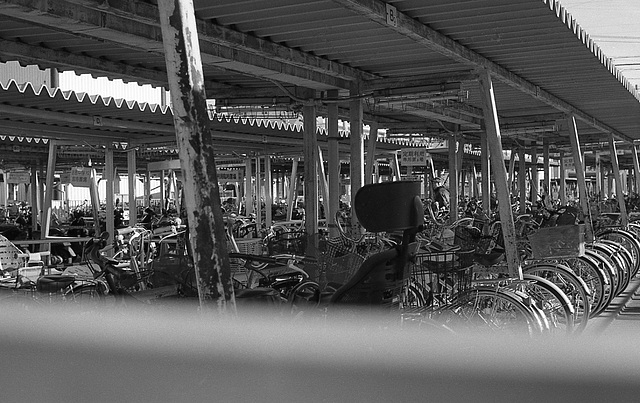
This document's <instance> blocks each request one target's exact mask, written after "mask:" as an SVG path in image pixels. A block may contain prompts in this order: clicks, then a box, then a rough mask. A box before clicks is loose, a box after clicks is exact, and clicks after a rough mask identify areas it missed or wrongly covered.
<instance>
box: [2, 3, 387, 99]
mask: <svg viewBox="0 0 640 403" xmlns="http://www.w3.org/2000/svg"><path fill="white" fill-rule="evenodd" d="M0 3H1V4H2V5H3V6H2V7H0V13H2V14H3V15H6V16H10V17H12V18H15V19H24V18H28V19H29V21H31V22H37V23H38V24H42V25H44V26H47V27H50V28H54V29H57V30H59V31H64V32H70V33H73V34H75V35H82V36H85V37H90V38H95V39H96V40H99V41H102V42H113V43H118V44H120V45H126V46H128V47H129V48H131V49H136V50H140V51H144V52H148V53H155V54H158V55H164V49H163V45H162V33H161V30H160V23H159V19H158V18H159V17H158V12H157V7H156V6H154V5H150V4H143V3H139V2H135V3H136V4H133V5H132V4H129V3H131V2H128V1H110V2H109V3H108V4H107V5H106V6H105V3H98V2H93V1H73V2H68V1H64V0H48V1H46V2H33V1H30V0H2V1H0ZM25 10H26V11H27V13H25ZM197 24H198V33H199V38H200V47H201V53H202V63H203V64H205V65H208V66H212V67H216V68H221V69H225V70H230V71H236V72H239V73H242V74H248V75H253V76H255V77H260V78H263V79H265V80H277V81H282V82H289V83H291V84H295V85H299V86H308V87H310V88H319V87H323V86H324V87H326V88H327V89H329V88H349V87H350V82H351V81H353V80H356V79H359V78H375V77H376V76H375V75H372V74H367V73H364V72H362V71H359V70H357V69H353V68H351V67H348V66H345V65H341V64H339V63H336V62H332V61H329V60H327V59H323V58H320V57H316V56H312V55H309V54H306V53H304V52H301V51H297V50H294V49H289V48H287V47H285V46H282V45H278V44H275V43H272V42H269V41H266V40H264V39H260V38H256V37H253V36H250V35H247V34H244V33H240V32H236V31H233V30H230V29H228V28H225V27H221V26H216V25H214V24H211V23H208V22H205V21H202V20H199V21H197Z"/></svg>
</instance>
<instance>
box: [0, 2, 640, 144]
mask: <svg viewBox="0 0 640 403" xmlns="http://www.w3.org/2000/svg"><path fill="white" fill-rule="evenodd" d="M396 7H397V8H396ZM195 11H196V16H197V18H198V30H199V32H198V34H199V37H200V49H201V52H202V62H203V69H204V74H205V81H206V86H207V94H208V97H209V98H214V99H216V100H217V105H218V106H219V108H220V109H218V111H219V112H220V111H222V110H223V109H222V108H221V107H222V106H226V107H232V106H235V105H249V104H253V105H261V106H266V105H268V106H270V107H272V108H274V109H278V108H280V110H292V108H293V109H295V108H297V107H299V104H301V103H302V102H303V101H305V100H304V99H301V97H300V96H299V95H298V94H301V93H302V92H301V91H300V90H301V89H304V88H312V89H315V90H316V98H317V99H318V100H319V101H318V105H319V106H320V109H322V107H323V106H324V105H326V104H327V103H328V102H339V105H340V111H341V114H342V116H348V115H347V112H346V110H345V109H344V108H346V107H348V101H349V99H350V97H359V98H361V99H363V100H364V101H365V105H366V107H365V122H366V121H367V120H368V121H372V120H376V121H378V122H379V125H380V128H387V129H388V130H389V133H390V135H398V136H405V135H407V134H416V133H418V134H422V135H427V136H444V137H446V136H448V135H449V134H450V133H452V132H458V133H461V134H463V135H464V136H465V138H466V140H467V141H468V142H471V143H474V142H475V143H477V142H478V138H479V136H478V133H479V131H480V130H482V127H483V123H482V113H481V110H480V107H481V105H480V102H479V91H478V87H477V83H476V78H475V77H476V75H475V70H476V69H477V68H479V67H480V68H487V69H489V70H490V72H491V74H492V76H493V78H494V86H495V93H496V100H497V109H498V113H499V116H500V122H501V125H502V129H503V139H504V141H505V142H507V143H508V142H509V141H511V140H513V141H515V142H517V144H521V143H522V142H524V141H533V140H537V141H540V140H541V139H542V138H543V137H548V138H549V140H550V142H551V143H552V144H556V145H558V146H568V144H569V142H568V140H567V137H566V135H567V133H568V129H567V127H566V125H565V114H567V113H571V114H574V115H575V116H576V118H577V120H578V131H579V135H580V139H581V141H582V143H583V145H585V146H586V147H589V146H591V147H596V148H597V147H598V146H599V145H600V144H601V143H603V142H605V141H606V136H604V135H605V134H609V133H611V134H613V135H614V136H615V137H616V138H617V139H619V140H624V141H625V142H627V143H628V142H631V141H633V140H635V139H639V138H640V131H639V130H638V128H639V127H640V102H639V101H638V93H637V91H636V90H635V89H634V88H631V86H630V85H629V84H628V82H627V81H626V80H625V79H624V78H623V77H622V75H621V74H620V73H619V72H618V71H617V70H616V69H615V67H613V66H612V65H611V62H610V60H609V59H608V58H607V57H606V56H605V55H603V54H602V53H601V52H600V50H599V48H598V47H597V46H596V45H595V44H594V43H593V41H591V40H590V39H589V37H588V35H587V34H586V33H585V32H584V31H583V30H582V29H581V28H580V27H579V26H578V24H577V23H576V22H575V21H574V20H573V19H572V18H571V16H570V15H569V14H568V13H567V12H566V10H565V9H563V8H562V6H561V5H560V4H559V2H556V1H554V0H493V1H491V2H487V1H484V0H464V1H463V0H459V1H439V2H436V1H430V2H425V1H422V0H405V1H401V2H399V1H394V2H389V4H385V3H383V2H381V1H377V0H323V1H317V0H278V1H237V0H217V1H215V2H211V1H206V0H196V1H195ZM161 38H162V36H161V33H160V25H159V21H158V11H157V6H156V5H155V1H153V0H151V1H138V2H131V1H127V0H109V2H103V1H91V0H82V1H77V0H74V1H64V0H48V1H46V2H32V1H29V0H5V1H3V2H1V3H0V45H1V46H0V59H2V60H18V61H20V62H21V63H23V64H37V65H38V66H40V67H41V68H57V69H59V70H74V71H76V72H78V73H91V74H93V75H95V76H107V77H110V78H121V79H124V80H126V81H136V82H140V83H149V84H153V85H157V86H166V72H165V61H164V56H163V52H164V51H163V46H162V42H161ZM328 90H338V91H339V92H338V94H339V95H338V98H335V97H330V96H329V95H327V92H326V91H328ZM45 102H50V103H52V104H54V103H56V102H57V99H55V97H53V98H52V99H50V100H48V101H47V100H45ZM85 103H86V101H84V102H82V104H83V106H82V107H83V108H85V107H87V106H88V105H85ZM109 107H110V108H112V109H114V110H113V113H114V116H113V118H117V114H118V113H122V112H123V111H124V109H126V108H114V107H113V106H109ZM42 108H43V109H44V108H46V106H42ZM115 109H118V111H116V110H115ZM116 112H117V113H116ZM149 115H160V116H161V117H162V118H163V119H165V120H166V121H163V122H158V121H154V120H151V122H153V123H154V124H155V125H157V126H154V127H157V128H162V129H163V130H167V131H170V128H169V126H170V125H171V123H170V118H169V117H168V116H163V114H162V113H157V112H156V113H155V114H152V113H149ZM137 122H138V121H137ZM138 123H140V124H142V123H147V122H146V121H145V120H142V121H139V122H138ZM227 129H228V130H229V131H227ZM216 130H217V131H218V130H219V132H220V133H222V134H221V135H224V133H231V130H232V129H231V128H226V127H225V128H222V127H221V128H216ZM114 133H115V134H117V136H115V137H114V139H117V140H118V141H120V140H121V139H122V138H123V137H125V138H126V139H127V140H132V139H135V140H136V141H137V140H138V139H139V138H140V136H139V133H135V131H132V132H129V133H123V132H118V131H117V130H114ZM104 134H105V133H104V131H103V130H93V131H91V135H92V136H93V135H95V136H96V138H102V137H100V135H103V136H104ZM165 134H166V135H167V137H168V136H169V135H170V133H168V132H167V133H164V132H162V131H160V130H159V131H157V132H156V133H155V136H156V137H159V138H162V137H163V136H164V135H165ZM230 136H231V137H234V139H233V140H229V141H230V143H232V142H233V141H240V142H241V144H242V146H243V147H245V146H246V147H251V145H252V143H253V142H252V141H247V142H244V143H242V141H243V140H242V137H241V136H234V135H231V134H230ZM132 141H133V140H132ZM225 141H226V140H220V144H221V145H222V144H223V143H224V142H225ZM589 144H591V145H589ZM254 145H255V144H254Z"/></svg>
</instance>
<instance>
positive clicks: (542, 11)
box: [13, 1, 637, 271]
mask: <svg viewBox="0 0 640 403" xmlns="http://www.w3.org/2000/svg"><path fill="white" fill-rule="evenodd" d="M336 4H338V5H339V6H340V7H346V9H347V10H349V12H350V13H354V14H355V17H353V18H357V19H363V20H367V21H368V20H373V21H376V22H375V23H374V24H373V25H371V27H370V29H372V30H378V29H383V30H384V31H385V32H386V31H389V32H393V33H400V34H401V35H404V36H405V37H406V38H410V39H411V40H413V41H417V43H419V44H420V45H421V46H424V45H426V46H427V48H428V49H433V48H434V47H435V48H436V50H437V51H438V52H437V53H444V54H445V55H446V56H447V58H451V59H453V60H454V61H455V66H453V72H448V73H447V74H444V75H443V76H441V77H444V78H440V79H438V81H439V82H442V81H445V82H446V81H447V80H451V79H452V78H453V79H456V78H457V79H458V80H460V75H464V78H463V79H462V81H464V82H469V81H465V80H466V79H468V78H469V75H470V74H471V75H472V76H473V78H472V79H471V80H470V82H474V83H475V82H476V81H477V82H480V83H481V84H482V85H483V86H484V87H485V91H483V92H481V96H482V97H483V99H484V102H485V104H486V105H485V107H484V108H483V111H482V112H481V113H482V114H484V115H485V125H487V124H488V126H489V127H491V126H492V124H493V126H494V127H495V131H496V132H495V133H494V134H493V135H489V136H487V141H488V143H489V145H488V147H487V150H488V151H490V153H491V154H492V155H493V154H496V153H497V151H499V148H498V144H497V143H498V141H496V140H500V139H501V137H500V133H499V131H498V130H499V127H500V119H499V118H498V115H499V112H498V110H496V109H495V108H493V107H491V108H489V105H491V104H492V102H493V103H494V104H495V100H492V99H491V95H490V94H491V90H490V88H491V84H493V85H496V83H495V82H494V83H491V82H490V81H491V80H492V79H495V78H498V80H497V81H499V82H500V84H499V86H500V87H501V88H500V90H501V91H505V92H504V93H505V94H507V95H509V96H510V95H512V94H510V93H509V90H508V89H507V90H505V89H504V88H503V85H502V82H507V83H508V84H509V85H510V86H511V87H514V88H516V89H518V90H520V91H522V92H524V93H525V94H526V95H527V96H531V97H532V98H534V99H535V100H536V102H535V103H534V104H535V105H533V106H534V107H536V108H539V107H540V104H539V102H538V101H541V103H543V104H547V105H548V104H552V105H554V107H555V108H556V109H558V110H560V111H561V113H563V114H565V113H568V114H569V117H568V118H564V119H566V120H569V121H570V122H571V123H573V124H571V123H570V125H569V126H570V127H571V126H573V127H575V126H576V124H577V123H578V121H579V122H580V123H581V124H586V125H587V126H588V127H590V128H591V127H595V128H596V129H598V130H599V131H602V132H605V133H610V134H611V136H613V137H615V138H617V139H622V140H624V141H627V142H629V143H633V135H630V134H629V132H628V129H627V128H624V129H618V128H616V127H615V125H614V126H610V125H609V124H606V123H602V122H603V121H604V119H602V118H605V117H606V116H604V114H601V115H599V114H597V113H595V112H594V113H593V115H595V116H600V119H598V118H596V117H594V116H592V115H590V114H589V113H586V112H585V111H583V110H581V109H579V108H577V107H575V106H573V105H572V104H571V103H570V102H567V101H565V100H564V99H563V98H557V97H556V96H553V95H551V93H550V92H548V91H547V90H545V88H544V85H535V84H533V82H532V81H527V80H525V79H522V77H520V76H518V75H515V74H514V73H513V72H512V71H510V70H508V69H505V68H502V67H501V65H499V64H497V63H496V62H493V61H491V59H490V58H487V57H483V56H480V54H478V53H474V52H473V51H470V50H469V48H467V47H465V46H463V45H460V44H459V43H458V42H456V41H453V40H452V39H451V38H449V37H448V36H445V35H443V34H440V33H439V32H432V31H430V30H427V31H426V32H427V34H425V33H424V32H425V31H424V27H426V24H424V23H420V22H416V20H414V19H412V18H410V16H409V13H403V12H402V10H396V9H394V8H393V7H390V8H387V9H386V10H387V11H385V12H382V11H380V10H378V9H377V8H374V7H373V6H370V5H369V6H368V5H366V4H364V5H363V4H359V3H358V2H354V1H338V2H336ZM111 7H113V8H117V7H118V6H111ZM336 7H338V6H336ZM512 7H514V8H517V7H518V6H517V5H512ZM534 7H536V8H533V11H531V13H532V14H535V15H536V17H539V18H549V20H551V19H553V20H554V24H556V25H554V28H556V29H558V30H560V28H562V29H563V30H564V31H562V32H563V33H561V34H559V35H566V36H570V37H571V40H574V39H575V36H576V33H575V31H578V35H579V33H580V31H579V29H576V28H574V32H572V31H571V29H569V30H567V29H566V27H565V25H564V23H567V24H569V25H571V24H572V22H571V21H570V18H569V19H568V18H567V17H566V14H565V13H564V11H563V10H562V9H556V8H555V7H557V6H555V5H554V3H549V4H547V3H546V2H542V4H539V5H538V6H534ZM339 10H341V11H342V10H344V9H343V8H339ZM389 10H393V12H392V13H391V14H387V13H389V12H390V11H389ZM332 11H334V10H332ZM457 11H458V12H460V13H464V12H465V10H464V9H462V10H457ZM13 12H14V13H17V14H19V12H17V11H13ZM56 12H58V11H56V10H47V12H46V13H45V14H43V16H41V17H39V18H41V19H42V20H41V21H40V23H42V22H48V21H50V20H54V19H56V18H55V17H56V14H55V13H56ZM136 12H138V13H143V12H144V11H142V10H138V11H136ZM47 13H48V14H47ZM86 13H87V14H85V15H75V14H74V13H71V12H70V13H66V15H73V16H74V17H73V18H77V19H80V20H82V22H83V23H87V24H91V23H90V22H87V21H89V20H84V18H86V17H85V16H91V15H94V14H95V15H100V13H107V14H109V18H113V21H117V20H118V19H119V18H122V19H123V20H125V19H126V18H125V17H122V16H121V15H118V14H117V13H114V14H111V13H108V12H105V11H100V10H99V9H96V8H91V7H88V8H87V10H86ZM127 13H132V12H131V11H130V10H123V14H122V15H127ZM133 13H135V12H133ZM202 13H203V14H202V15H206V13H205V12H204V11H202ZM486 13H490V11H486ZM388 15H393V16H397V19H396V17H394V18H391V19H390V20H389V19H388V18H387V16H388ZM542 15H544V16H545V17H542ZM558 16H560V17H561V18H558ZM488 17H491V15H489V16H488ZM488 17H487V16H485V18H488ZM73 18H72V19H73ZM493 18H496V17H495V16H494V17H493ZM27 20H28V18H27ZM123 20H122V21H123ZM145 21H146V19H145ZM327 21H332V19H331V18H329V19H327ZM394 21H395V23H394ZM381 27H382V28H381ZM67 28H68V29H69V30H70V31H72V30H73V28H71V27H67ZM427 28H428V27H427ZM445 28H446V27H443V29H445ZM108 29H110V30H113V31H117V29H116V28H114V26H110V27H108ZM223 30H224V27H223ZM248 30H249V31H250V29H248ZM445 30H446V29H445ZM565 31H567V32H565ZM224 32H227V33H229V31H224ZM432 34H433V36H431V35H432ZM509 34H512V32H510V31H508V30H507V29H506V27H505V28H504V32H503V31H500V32H499V33H497V34H496V36H495V38H493V40H494V41H497V42H500V36H501V35H502V36H508V35H509ZM556 34H557V32H556ZM241 36H244V37H245V38H246V37H249V36H250V35H247V34H242V35H241ZM208 39H210V38H208ZM464 39H465V40H467V41H468V40H470V39H469V38H464ZM140 40H141V41H143V39H140ZM147 40H148V39H147ZM227 40H229V39H227ZM260 40H262V39H260ZM260 40H258V41H260ZM529 40H531V38H529ZM262 41H264V40H262ZM583 41H584V42H587V44H588V45H589V47H588V48H587V49H582V45H583V44H584V43H581V44H580V47H581V49H582V50H580V51H581V52H583V53H585V54H588V58H589V59H585V60H588V61H585V64H588V63H595V64H596V65H597V66H598V67H597V68H598V69H599V70H597V71H598V72H597V73H594V74H595V75H598V74H601V75H603V76H604V75H606V76H607V78H606V79H605V80H610V78H611V76H612V75H613V74H612V73H611V67H610V66H608V65H607V62H606V61H601V60H600V59H599V54H598V52H597V48H596V47H594V46H592V45H591V43H590V42H589V41H588V40H583ZM236 46H237V45H236ZM503 46H506V45H503ZM149 48H153V49H156V51H158V53H162V52H160V51H159V50H158V46H157V44H155V46H153V47H151V46H150V47H149ZM510 50H511V52H513V53H515V52H516V50H515V49H513V48H512V49H510ZM254 51H255V49H254ZM564 51H567V52H568V49H563V50H562V52H564ZM207 52H212V50H211V49H209V48H207V49H205V54H207V55H209V53H207ZM276 53H277V52H275V51H273V52H272V56H274V58H277V59H278V63H282V61H281V56H277V57H275V56H276ZM409 53H411V52H409ZM294 56H295V57H300V56H304V52H300V51H295V52H294ZM554 56H558V59H561V56H562V55H561V54H560V55H557V54H554ZM583 56H584V55H583ZM594 56H595V57H594ZM218 57H220V55H218ZM585 57H587V56H585ZM222 59H223V60H224V58H222ZM242 60H243V61H244V62H245V64H246V61H247V60H248V57H246V56H245V58H244V59H242ZM306 60H310V61H311V62H313V63H318V64H319V65H325V61H324V60H321V58H317V57H315V56H314V57H311V58H310V59H306ZM219 61H220V59H215V61H213V62H212V61H207V62H206V63H205V66H207V68H209V69H211V67H210V66H212V65H214V64H217V62H219ZM262 61H264V59H263V60H262ZM460 62H461V63H460ZM42 63H43V64H46V63H47V61H46V60H45V61H42ZM232 64H233V63H229V65H228V66H227V67H229V68H230V69H231V70H232V71H237V70H234V69H241V68H240V67H238V66H234V65H232ZM264 64H265V63H262V65H261V66H260V67H262V68H264ZM329 65H330V67H331V69H327V70H332V69H334V68H335V71H341V72H342V73H341V74H345V73H344V72H347V73H351V72H352V71H350V70H349V69H348V68H347V67H345V66H341V65H339V64H337V63H335V62H329ZM468 65H471V66H472V68H471V69H467V68H466V67H464V68H463V67H462V66H468ZM478 65H480V66H488V68H487V70H485V71H484V72H482V71H481V72H480V75H479V76H475V73H474V72H473V71H472V70H473V68H475V67H476V66H478ZM280 66H282V64H281V65H280ZM571 66H572V67H573V64H571ZM217 67H218V66H216V68H217ZM254 68H255V66H254V67H252V68H251V69H254ZM297 68H299V67H297ZM112 69H113V70H115V68H112ZM251 69H250V70H251ZM461 69H463V70H464V74H460V73H458V71H460V70H461ZM514 69H517V66H514ZM285 70H286V69H285ZM292 70H295V69H294V68H291V70H288V71H290V74H291V77H297V78H296V79H297V80H299V81H302V82H303V83H307V82H306V81H304V79H303V78H301V76H302V74H301V72H299V71H294V72H293V73H291V71H292ZM315 70H316V71H317V70H318V69H315ZM567 70H571V69H570V68H569V69H567ZM487 71H488V72H489V75H490V76H489V77H487V76H486V72H487ZM574 72H575V71H574ZM254 73H255V72H254ZM436 73H437V74H443V72H437V71H436V72H434V73H433V74H427V75H425V76H423V77H422V79H423V80H421V81H422V83H423V84H424V83H425V82H428V78H429V77H432V78H433V77H436V76H437V74H436ZM525 73H526V72H525ZM120 74H122V73H120ZM396 74H397V73H396ZM459 74H460V75H459ZM205 75H206V73H205ZM213 75H214V74H212V76H213ZM345 75H346V74H345ZM406 75H407V74H406V73H404V76H403V74H399V75H398V81H401V80H403V79H406ZM525 75H526V74H525ZM144 76H145V78H146V79H149V80H151V79H152V78H153V79H157V76H153V75H152V74H151V73H150V72H147V73H146V74H145V75H144ZM152 76H153V77H152ZM365 77H368V78H370V80H371V81H370V83H371V82H373V81H375V80H382V79H381V78H380V77H375V76H371V75H366V74H365ZM326 78H327V82H330V84H333V85H336V84H339V85H336V86H338V87H339V88H341V89H342V93H343V94H344V93H345V92H346V91H345V89H346V90H348V92H349V93H350V96H351V97H354V99H351V100H348V99H345V101H346V102H351V103H352V106H353V108H352V111H350V113H352V114H353V115H352V116H351V118H352V119H351V122H352V125H353V129H352V133H351V134H352V139H353V143H352V145H353V148H352V153H351V162H352V166H351V170H352V175H351V176H352V186H354V188H357V187H358V186H359V185H361V183H362V182H363V180H362V171H363V168H364V165H365V164H364V161H363V155H364V154H363V139H362V133H361V125H360V123H361V121H362V105H361V104H360V105H357V99H356V98H357V97H358V96H359V95H360V91H359V90H358V89H355V88H354V89H352V88H351V84H350V83H348V82H339V79H337V78H336V76H335V75H330V77H326ZM536 78H537V77H536ZM417 80H418V81H420V80H419V77H418V78H417ZM159 81H163V80H159ZM290 81H295V80H292V79H290ZM364 81H365V82H366V81H367V80H364ZM327 82H323V83H322V85H321V86H319V87H318V89H317V90H318V91H322V90H323V89H324V88H325V87H329V86H330V85H329V84H327ZM388 82H391V80H388ZM209 84H214V83H209ZM624 85H625V83H624V80H621V79H616V80H612V81H611V85H610V87H611V88H613V87H615V88H616V91H618V93H617V94H621V93H625V94H626V93H629V92H631V91H629V89H627V88H624ZM387 86H388V88H391V86H390V84H387ZM549 86H552V84H551V83H550V84H549ZM222 87H223V88H222V89H221V88H220V87H217V89H218V90H220V92H222V90H223V89H224V90H231V89H230V88H228V87H224V86H222ZM214 88H215V86H214ZM477 94H478V93H474V95H473V96H478V95H477ZM332 96H335V95H332ZM608 96H609V95H608ZM625 96H627V95H625ZM296 97H297V96H296ZM567 97H569V98H572V97H575V95H573V94H572V95H567ZM329 99H330V98H329ZM603 101H604V100H603ZM620 102H624V103H625V106H624V107H629V108H630V109H631V110H633V109H634V108H636V103H637V102H636V100H635V99H629V98H625V100H624V101H620ZM333 105H335V104H333ZM333 105H332V104H329V105H328V106H333ZM336 106H337V105H336ZM305 108H306V111H307V115H311V114H313V108H314V107H313V106H312V105H306V106H305ZM425 109H428V108H425ZM487 109H489V110H487ZM589 109H590V108H589ZM621 109H622V108H621ZM421 113H423V114H433V111H431V110H427V111H425V112H421ZM474 113H475V114H477V113H478V110H476V111H474ZM620 113H621V114H622V113H623V112H622V111H620ZM627 115H628V116H631V115H633V113H628V114H627ZM429 116H432V115H429ZM487 116H490V117H492V119H490V120H487ZM438 117H439V119H444V118H447V119H448V120H447V122H449V123H452V122H451V121H454V122H455V121H456V119H457V120H458V121H459V123H454V124H461V125H464V124H468V125H476V126H478V125H479V124H478V121H477V120H474V119H469V118H459V117H456V118H455V119H454V118H453V117H451V116H446V114H442V115H439V116H438ZM601 119H602V121H601ZM418 120H421V119H414V120H413V121H411V120H409V121H404V122H403V121H400V122H385V123H388V125H389V126H390V127H391V126H393V125H392V123H396V124H397V126H402V124H405V127H407V126H408V125H407V123H409V125H410V124H413V125H416V126H418V125H419V123H418V122H416V121H418ZM514 120H515V119H514ZM532 120H535V119H532ZM378 123H379V124H380V123H381V122H378ZM420 123H421V122H420ZM423 129H424V131H427V130H426V129H432V127H428V128H424V127H423ZM570 130H571V129H570ZM307 131H308V130H307ZM574 137H575V140H577V133H576V135H575V136H572V137H571V138H570V139H569V140H570V142H571V146H572V148H575V146H574V145H573V143H574V140H572V138H574ZM500 145H502V144H500ZM614 145H615V143H614ZM306 146H307V147H305V149H310V150H314V149H315V148H314V147H313V140H312V139H309V138H307V144H306ZM634 148H635V147H634ZM487 154H488V153H487ZM612 155H615V153H613V154H612ZM315 158H316V157H315V156H314V155H311V154H309V155H305V161H306V160H308V161H314V160H315ZM500 158H502V156H500ZM494 159H495V158H494ZM310 165H315V164H314V163H312V164H310ZM483 171H484V170H483ZM494 171H495V169H494ZM614 171H615V169H614ZM614 174H615V172H614ZM307 176H308V177H311V178H313V177H314V176H315V175H306V176H305V178H307ZM487 177H488V176H487ZM365 180H366V179H365ZM487 182H488V181H487ZM501 182H502V181H501ZM578 182H581V180H580V178H578ZM616 183H619V181H617V182H616ZM496 185H498V187H499V188H500V189H501V190H500V191H499V192H498V194H499V195H500V194H502V197H503V198H504V197H506V194H507V193H505V191H506V190H507V186H506V185H504V184H502V183H498V182H496ZM579 185H580V184H579ZM329 186H331V182H330V184H329ZM312 196H314V195H313V194H310V195H309V197H310V199H309V200H307V202H308V204H309V206H312V205H313V203H312V202H313V201H314V200H317V199H318V197H315V198H312ZM502 200H503V201H504V200H507V199H506V198H504V199H502ZM501 204H505V203H501ZM309 213H310V214H311V216H314V214H313V213H314V212H313V210H311V211H310V212H309ZM311 221H312V220H311ZM504 221H505V222H508V221H509V219H508V218H507V219H505V220H504ZM316 222H317V221H316ZM310 225H311V224H310ZM506 225H508V224H506ZM309 229H310V230H313V228H309ZM508 232H509V231H508V229H507V231H506V235H507V236H508ZM511 260H512V262H511V263H512V265H514V268H513V271H517V269H516V268H515V264H516V262H513V259H511Z"/></svg>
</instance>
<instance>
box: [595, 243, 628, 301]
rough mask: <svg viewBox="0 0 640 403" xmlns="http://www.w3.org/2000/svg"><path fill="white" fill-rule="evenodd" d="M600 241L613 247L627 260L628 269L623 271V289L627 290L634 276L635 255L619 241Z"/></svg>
mask: <svg viewBox="0 0 640 403" xmlns="http://www.w3.org/2000/svg"><path fill="white" fill-rule="evenodd" d="M598 242H601V243H604V244H605V245H608V246H610V247H612V248H613V249H614V250H615V252H616V253H617V254H618V255H619V256H620V257H621V258H622V260H623V261H624V262H625V267H626V270H624V272H623V274H624V279H623V285H622V290H623V291H624V290H626V289H627V287H628V286H629V283H630V282H631V277H632V276H633V269H634V266H635V263H634V261H633V255H632V254H631V252H630V251H629V249H627V248H626V247H625V246H624V245H622V244H619V243H617V242H616V241H612V240H609V239H601V240H598Z"/></svg>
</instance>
